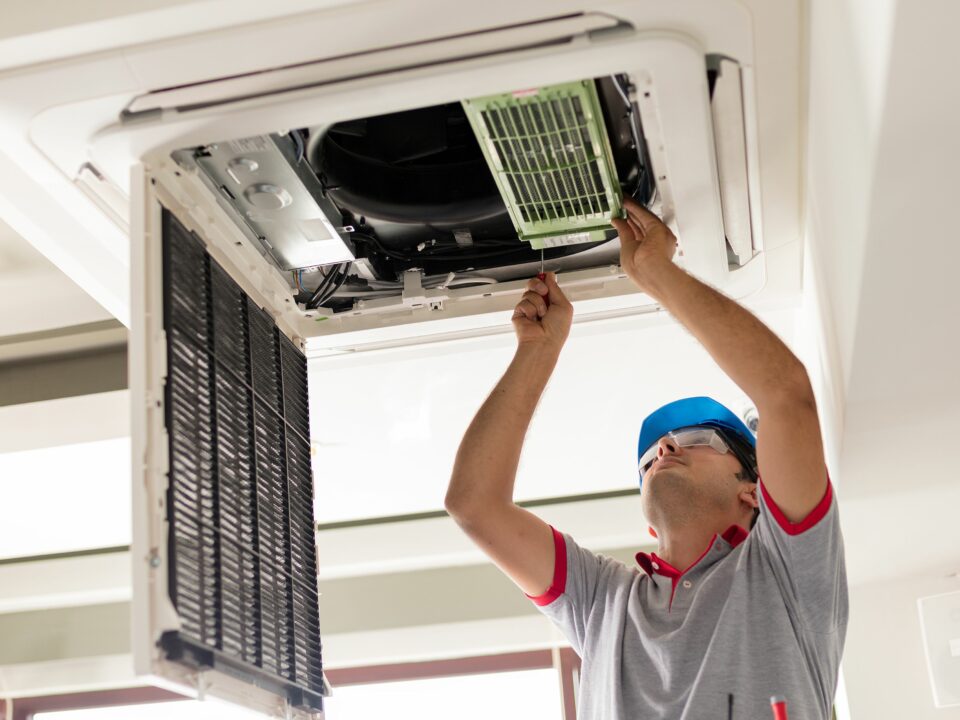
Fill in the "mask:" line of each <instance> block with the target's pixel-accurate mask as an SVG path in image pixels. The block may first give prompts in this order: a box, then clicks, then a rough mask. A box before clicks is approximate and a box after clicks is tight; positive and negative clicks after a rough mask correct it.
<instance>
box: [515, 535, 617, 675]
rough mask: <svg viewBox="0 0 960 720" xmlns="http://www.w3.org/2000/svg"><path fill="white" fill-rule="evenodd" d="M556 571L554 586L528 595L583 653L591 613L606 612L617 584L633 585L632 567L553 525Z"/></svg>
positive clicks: (578, 651) (592, 614)
mask: <svg viewBox="0 0 960 720" xmlns="http://www.w3.org/2000/svg"><path fill="white" fill-rule="evenodd" d="M551 529H552V530H553V540H554V552H555V557H554V573H553V582H552V584H551V585H550V588H549V589H548V590H547V591H546V592H545V593H543V594H542V595H538V596H536V597H534V596H532V595H527V597H528V598H530V600H532V601H533V602H534V604H536V605H537V607H538V609H539V610H540V611H541V612H542V613H543V614H544V615H546V616H547V617H548V618H550V619H551V620H552V621H553V622H554V623H555V624H556V625H557V626H558V627H559V628H560V630H561V631H562V632H563V634H564V636H566V638H567V640H568V642H569V643H570V645H571V646H572V647H573V649H574V650H575V651H576V652H577V654H579V655H581V656H582V652H583V647H584V641H585V638H586V634H587V627H588V626H589V625H590V619H591V616H594V615H596V614H602V613H603V612H604V608H605V607H606V604H607V598H608V596H609V595H610V593H611V592H612V591H613V589H614V588H616V587H620V586H623V585H624V584H626V585H629V583H630V579H631V573H630V571H629V570H628V569H627V568H626V567H625V566H624V565H623V564H622V563H620V562H618V561H616V560H614V559H612V558H608V557H605V556H603V555H598V554H596V553H593V552H591V551H590V550H587V549H586V548H582V547H580V546H579V545H577V543H576V542H574V540H573V538H571V537H570V536H569V535H567V534H566V533H561V532H559V531H558V530H557V529H556V528H554V527H553V526H551Z"/></svg>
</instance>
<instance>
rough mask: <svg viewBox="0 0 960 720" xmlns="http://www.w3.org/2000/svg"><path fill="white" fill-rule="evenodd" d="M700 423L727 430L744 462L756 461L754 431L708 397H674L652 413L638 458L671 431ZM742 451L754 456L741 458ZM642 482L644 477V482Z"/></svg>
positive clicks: (642, 434) (642, 438) (642, 431)
mask: <svg viewBox="0 0 960 720" xmlns="http://www.w3.org/2000/svg"><path fill="white" fill-rule="evenodd" d="M697 425H702V426H706V427H714V428H717V429H719V430H721V431H724V433H725V434H726V435H728V436H730V438H731V439H732V440H734V442H733V443H732V445H733V448H732V449H733V450H734V452H735V453H736V454H737V456H738V457H739V458H740V460H741V462H743V461H744V460H748V461H749V464H750V465H753V464H754V461H753V459H752V456H753V455H754V454H755V453H756V446H757V441H756V438H755V437H754V436H753V433H752V432H750V429H749V428H748V427H747V426H746V425H745V424H744V423H743V421H742V420H741V419H740V418H739V417H737V415H736V414H735V413H734V412H733V411H732V410H730V409H729V408H727V407H726V406H724V405H721V404H720V403H718V402H717V401H716V400H714V399H713V398H708V397H690V398H683V399H682V400H675V401H674V402H672V403H667V404H666V405H664V406H663V407H661V408H659V409H657V410H654V411H653V412H652V413H650V414H649V415H648V416H647V417H646V419H645V420H644V421H643V425H642V426H641V427H640V438H639V441H638V442H637V461H638V462H639V460H640V458H641V457H643V455H644V453H645V452H647V450H649V449H650V448H651V447H652V446H653V445H654V443H656V442H657V441H658V440H659V439H660V438H662V437H663V436H664V435H666V434H667V433H668V432H670V431H672V430H678V429H680V428H684V427H694V426H697ZM740 446H742V447H740ZM743 452H746V453H749V455H750V456H751V457H748V458H743V457H741V454H742V453H743ZM642 482H643V481H642V478H641V484H642Z"/></svg>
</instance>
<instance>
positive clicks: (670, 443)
mask: <svg viewBox="0 0 960 720" xmlns="http://www.w3.org/2000/svg"><path fill="white" fill-rule="evenodd" d="M679 452H680V446H679V445H677V443H676V441H675V440H674V439H673V438H670V437H662V438H660V440H659V441H658V442H657V457H658V458H662V457H663V456H664V455H676V454H677V453H679Z"/></svg>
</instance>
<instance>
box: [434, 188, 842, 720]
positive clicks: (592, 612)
mask: <svg viewBox="0 0 960 720" xmlns="http://www.w3.org/2000/svg"><path fill="white" fill-rule="evenodd" d="M625 205H626V210H627V215H628V217H627V218H626V219H625V220H615V221H614V225H615V227H616V229H617V231H618V232H619V234H620V242H621V252H620V262H621V266H622V267H623V269H624V270H625V271H626V273H627V274H628V275H629V277H630V278H631V279H632V280H633V281H634V282H635V283H636V284H637V286H638V287H639V288H640V289H641V290H642V291H644V292H646V293H647V294H648V295H650V296H651V297H653V298H654V299H656V300H657V301H658V302H659V303H660V304H661V305H662V306H663V307H664V308H666V309H667V310H668V311H669V312H670V313H671V314H672V315H673V316H674V317H675V318H676V319H677V320H679V321H680V322H681V323H682V324H683V325H684V326H685V327H686V328H687V329H688V330H689V331H690V332H691V333H692V334H693V335H694V336H695V337H696V338H697V339H698V340H699V341H700V342H701V343H702V344H703V346H704V347H705V348H706V349H707V350H708V351H709V352H710V354H711V355H712V356H713V358H714V360H715V361H716V362H717V363H718V365H719V366H720V367H721V368H722V369H723V370H724V371H725V372H726V373H727V374H728V375H729V376H730V377H731V378H732V379H733V380H734V381H735V382H736V383H737V384H738V385H739V386H740V387H741V388H742V389H743V391H744V392H746V394H747V395H748V396H749V397H750V399H751V400H752V401H753V403H754V405H755V406H756V408H757V411H758V413H759V417H760V423H761V424H760V431H759V434H758V436H757V438H756V440H755V441H754V438H753V436H752V434H751V433H750V431H749V430H747V428H746V427H745V426H744V425H743V423H741V422H740V421H739V419H737V418H736V417H735V416H734V415H733V413H731V412H730V411H729V410H727V409H726V408H723V406H721V405H719V403H715V402H713V401H711V400H709V399H706V398H691V399H688V400H683V401H679V402H678V403H671V404H670V405H667V406H665V407H664V408H661V409H660V410H658V411H657V412H655V413H653V414H652V415H651V416H650V417H649V418H647V420H645V421H644V424H643V427H642V430H641V433H640V443H639V447H638V461H639V471H640V480H641V503H642V506H643V511H644V515H645V516H646V519H647V521H648V523H649V524H650V528H651V530H652V531H653V532H654V533H655V535H656V537H657V539H658V542H659V548H658V550H657V552H656V553H652V554H649V555H648V554H646V553H638V554H637V563H638V565H639V569H635V568H634V569H631V568H628V567H626V566H625V565H623V564H621V563H619V562H616V561H614V560H611V559H610V558H606V557H603V556H601V555H595V554H594V553H592V552H590V551H588V550H586V549H584V548H581V547H580V546H578V545H577V544H576V542H575V541H574V540H573V538H571V537H570V536H569V535H565V534H562V533H560V532H559V531H557V530H556V529H554V528H552V527H550V526H549V525H547V524H546V523H544V522H543V521H542V520H540V519H539V518H537V517H536V516H535V515H533V514H532V513H530V512H528V511H526V510H524V509H522V508H520V507H518V506H517V505H515V504H514V502H513V484H514V478H515V475H516V470H517V464H518V462H519V458H520V451H521V447H522V445H523V438H524V435H525V433H526V430H527V427H528V425H529V423H530V419H531V417H532V415H533V411H534V409H535V407H536V405H537V402H538V400H539V398H540V395H541V393H542V392H543V389H544V387H545V386H546V383H547V380H548V379H549V377H550V375H551V373H552V372H553V369H554V366H555V364H556V362H557V358H558V356H559V354H560V350H561V348H562V347H563V345H564V342H565V340H566V338H567V335H568V333H569V330H570V324H571V321H572V318H573V308H572V306H571V304H570V303H569V302H568V301H567V299H566V298H565V297H564V295H563V293H562V292H561V290H560V288H559V286H558V285H557V283H556V278H555V276H554V275H553V274H548V275H547V277H546V279H545V281H541V280H538V279H533V280H531V281H530V282H529V283H528V286H527V291H526V292H525V293H524V295H523V297H522V299H521V300H520V302H519V304H518V305H517V306H516V310H515V311H514V315H513V324H514V328H515V330H516V335H517V340H518V345H517V351H516V354H515V356H514V358H513V361H512V362H511V363H510V366H509V368H508V369H507V371H506V373H505V374H504V376H503V378H502V379H501V380H500V382H499V383H498V384H497V386H496V387H495V388H494V390H493V392H492V393H491V395H490V397H489V398H488V399H487V400H486V402H485V403H484V404H483V406H482V407H481V408H480V410H479V412H478V413H477V415H476V417H475V418H474V420H473V422H472V423H471V425H470V427H469V428H468V430H467V432H466V434H465V436H464V438H463V442H462V443H461V445H460V449H459V452H458V453H457V458H456V462H455V465H454V469H453V474H452V478H451V480H450V487H449V489H448V492H447V497H446V508H447V511H448V512H449V513H450V515H451V516H452V517H453V518H454V519H455V520H456V522H457V523H458V524H459V525H460V527H461V528H462V529H463V530H464V531H465V532H466V533H467V535H469V536H470V537H471V538H472V539H473V540H474V542H476V543H477V545H478V546H479V547H480V548H481V549H483V550H484V552H486V553H487V555H489V556H490V558H491V560H493V562H494V563H496V565H497V566H498V567H500V569H501V570H503V572H505V573H506V574H507V575H508V576H509V577H510V578H511V579H512V580H513V581H514V582H515V583H516V584H517V585H518V586H519V587H520V588H521V589H522V590H523V591H524V592H525V593H526V594H527V595H528V596H529V597H530V598H531V599H532V600H533V602H534V603H536V604H537V605H538V607H539V608H540V609H541V611H542V612H544V614H546V615H547V616H548V617H550V618H551V619H552V620H553V621H554V622H555V623H557V624H558V625H559V627H560V628H561V629H562V630H563V632H564V633H565V635H566V637H567V638H568V639H569V641H570V643H571V645H572V646H573V648H574V649H575V650H576V651H577V653H578V654H579V655H580V657H581V658H582V661H583V667H582V672H581V682H580V694H579V701H578V705H579V707H578V711H579V712H578V717H580V718H581V719H582V720H585V719H591V718H605V719H606V718H624V719H627V718H629V719H630V720H634V719H636V718H683V719H685V720H694V719H699V718H717V719H718V720H719V719H721V718H722V719H724V720H726V719H727V718H733V717H735V718H750V719H751V720H755V719H757V718H764V717H772V715H771V709H770V698H771V696H783V697H785V698H786V701H787V706H788V709H789V713H790V718H791V720H799V719H801V718H827V717H829V714H830V707H831V704H832V702H833V696H834V692H835V688H836V679H837V671H838V667H839V662H840V655H841V652H842V649H843V640H844V635H845V632H846V623H847V590H846V578H845V570H844V561H843V543H842V538H841V536H840V530H839V524H838V519H837V509H836V500H835V499H834V497H833V492H832V490H831V486H830V481H829V478H828V477H827V472H826V468H825V463H824V456H823V447H822V441H821V437H820V426H819V422H818V419H817V410H816V404H815V402H814V397H813V391H812V389H811V386H810V381H809V379H808V377H807V374H806V371H805V369H804V367H803V365H802V364H801V363H800V361H799V360H798V359H797V358H796V357H795V356H794V355H793V354H792V353H791V352H790V350H789V349H787V347H786V346H785V345H784V344H783V343H782V342H780V340H779V339H778V338H777V337H776V336H775V335H774V334H773V333H772V332H771V331H770V330H769V329H768V328H767V327H766V326H764V325H763V324H762V323H761V322H760V321H759V320H757V319H756V318H755V317H754V316H753V315H751V314H750V313H749V312H747V311H746V310H744V309H743V308H741V307H740V306H739V305H737V304H736V303H734V302H733V301H731V300H729V299H728V298H726V297H724V296H723V295H721V294H720V293H718V292H716V291H714V290H712V289H711V288H709V287H708V286H706V285H704V284H703V283H701V282H699V281H698V280H696V279H695V278H693V277H692V276H690V275H688V274H687V273H686V272H684V271H683V270H682V269H681V268H679V267H678V266H677V265H675V264H674V263H673V262H672V258H673V255H674V252H675V250H676V238H674V236H673V234H672V233H671V232H670V231H669V229H668V228H667V227H666V226H665V225H664V224H663V223H661V222H660V220H659V219H658V218H657V217H656V216H655V215H653V214H652V213H649V212H647V211H646V210H645V209H644V208H642V207H640V206H639V205H637V204H636V203H633V202H631V201H630V200H627V201H626V203H625ZM643 380H644V378H643V367H642V360H641V359H638V362H637V382H641V383H642V382H643Z"/></svg>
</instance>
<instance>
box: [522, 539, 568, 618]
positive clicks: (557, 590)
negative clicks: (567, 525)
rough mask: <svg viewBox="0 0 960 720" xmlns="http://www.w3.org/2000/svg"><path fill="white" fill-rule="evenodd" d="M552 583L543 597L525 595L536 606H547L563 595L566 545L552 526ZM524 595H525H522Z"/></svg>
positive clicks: (565, 574)
mask: <svg viewBox="0 0 960 720" xmlns="http://www.w3.org/2000/svg"><path fill="white" fill-rule="evenodd" d="M550 529H551V530H553V583H552V584H551V585H550V588H549V589H548V590H547V591H546V592H545V593H543V595H537V596H536V597H534V596H533V595H527V597H528V598H530V599H531V600H533V602H534V603H536V604H537V605H540V606H543V605H549V604H550V603H552V602H553V601H554V600H556V599H557V598H558V597H560V596H561V595H563V591H564V589H565V588H566V586H567V543H566V541H565V540H564V539H563V535H561V534H560V533H559V532H558V531H557V529H556V528H555V527H553V525H551V526H550ZM524 594H525V595H526V593H524Z"/></svg>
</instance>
